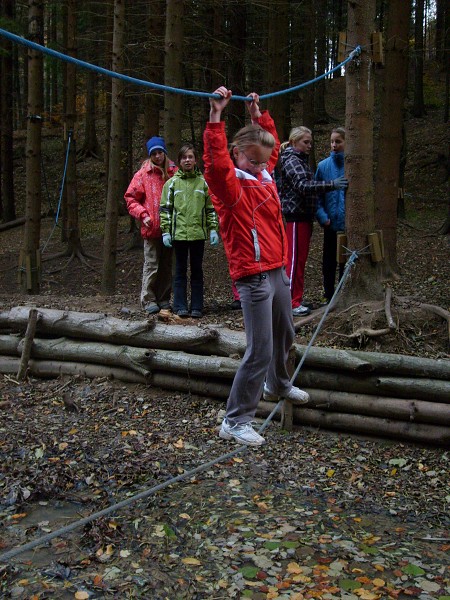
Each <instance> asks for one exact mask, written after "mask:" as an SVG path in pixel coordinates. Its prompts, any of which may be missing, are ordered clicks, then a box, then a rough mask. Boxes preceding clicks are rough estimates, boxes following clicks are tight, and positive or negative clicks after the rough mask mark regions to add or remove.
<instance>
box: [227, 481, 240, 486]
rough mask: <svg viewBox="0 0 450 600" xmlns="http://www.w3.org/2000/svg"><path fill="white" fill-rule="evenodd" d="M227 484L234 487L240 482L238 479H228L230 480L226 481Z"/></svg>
mask: <svg viewBox="0 0 450 600" xmlns="http://www.w3.org/2000/svg"><path fill="white" fill-rule="evenodd" d="M228 485H229V486H230V487H236V486H238V485H241V482H240V481H239V479H230V481H229V482H228Z"/></svg>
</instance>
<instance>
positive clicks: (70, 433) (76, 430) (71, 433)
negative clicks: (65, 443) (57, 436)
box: [69, 427, 78, 435]
mask: <svg viewBox="0 0 450 600" xmlns="http://www.w3.org/2000/svg"><path fill="white" fill-rule="evenodd" d="M74 433H78V429H77V428H76V427H72V429H71V430H70V431H69V435H73V434H74Z"/></svg>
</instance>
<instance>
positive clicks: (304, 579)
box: [292, 575, 312, 583]
mask: <svg viewBox="0 0 450 600" xmlns="http://www.w3.org/2000/svg"><path fill="white" fill-rule="evenodd" d="M292 581H295V583H311V581H312V579H311V577H308V576H307V575H294V577H293V578H292Z"/></svg>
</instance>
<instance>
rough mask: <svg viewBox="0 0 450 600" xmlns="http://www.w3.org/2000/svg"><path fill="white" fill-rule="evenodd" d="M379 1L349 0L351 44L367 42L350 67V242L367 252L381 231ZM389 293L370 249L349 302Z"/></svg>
mask: <svg viewBox="0 0 450 600" xmlns="http://www.w3.org/2000/svg"><path fill="white" fill-rule="evenodd" d="M374 16H375V0H350V1H349V3H348V32H347V43H348V44H349V45H350V47H354V46H357V45H358V44H359V45H360V46H361V47H362V52H361V55H360V56H359V57H358V58H357V59H356V60H354V61H352V62H350V63H348V65H347V67H346V80H347V81H346V115H345V128H346V141H345V170H346V175H347V177H348V179H349V182H350V185H349V188H348V191H347V196H346V217H345V218H346V232H347V247H348V248H350V249H351V250H352V251H362V250H363V249H365V252H367V246H368V238H367V236H368V234H370V233H373V232H374V230H375V207H374V194H373V176H372V169H373V105H374V81H373V65H372V60H371V54H370V52H371V50H370V48H371V33H372V31H373V21H374ZM382 296H383V288H382V286H381V282H380V279H379V277H378V276H377V270H376V268H375V266H374V264H373V263H372V262H371V260H370V257H369V256H368V255H367V254H360V255H359V256H358V261H357V262H356V265H355V266H354V267H353V270H352V276H351V284H350V283H349V284H348V285H347V286H346V287H345V288H344V290H343V294H342V295H341V302H342V304H344V305H348V304H351V303H353V302H354V301H361V300H367V299H371V300H376V299H381V298H382Z"/></svg>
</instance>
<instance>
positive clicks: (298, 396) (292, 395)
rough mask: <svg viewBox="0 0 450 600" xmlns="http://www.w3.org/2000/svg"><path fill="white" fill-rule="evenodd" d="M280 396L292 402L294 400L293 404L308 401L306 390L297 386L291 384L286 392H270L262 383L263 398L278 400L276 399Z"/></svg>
mask: <svg viewBox="0 0 450 600" xmlns="http://www.w3.org/2000/svg"><path fill="white" fill-rule="evenodd" d="M280 397H281V398H286V399H287V400H292V402H294V403H295V404H306V403H307V402H309V394H308V393H307V392H305V391H304V390H301V389H300V388H298V387H295V385H293V386H292V387H291V389H290V390H289V391H288V393H287V394H280V395H278V394H274V393H273V392H271V391H270V390H269V388H268V387H267V385H266V384H264V390H263V398H264V400H269V401H272V402H278V400H279V399H280Z"/></svg>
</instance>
